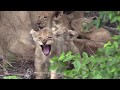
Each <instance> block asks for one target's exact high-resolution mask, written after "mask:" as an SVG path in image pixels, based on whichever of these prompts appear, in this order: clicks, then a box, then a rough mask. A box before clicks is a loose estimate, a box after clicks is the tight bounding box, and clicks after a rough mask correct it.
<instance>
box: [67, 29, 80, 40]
mask: <svg viewBox="0 0 120 90" xmlns="http://www.w3.org/2000/svg"><path fill="white" fill-rule="evenodd" d="M68 33H69V37H70V39H75V38H77V37H78V33H77V32H76V31H73V30H68Z"/></svg>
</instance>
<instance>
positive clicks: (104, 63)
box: [50, 41, 120, 79]
mask: <svg viewBox="0 0 120 90" xmlns="http://www.w3.org/2000/svg"><path fill="white" fill-rule="evenodd" d="M50 61H51V66H50V71H51V70H56V71H57V73H59V74H62V75H63V76H64V79H116V78H120V69H119V66H120V49H119V47H118V43H117V42H116V41H114V42H108V43H107V44H105V45H104V47H103V48H100V49H99V50H98V52H97V54H96V55H91V56H90V57H89V56H88V54H87V53H85V52H84V53H83V54H82V57H81V56H80V54H72V52H71V51H69V52H68V53H66V54H65V53H64V52H63V53H62V54H61V55H60V56H56V57H54V58H52V59H51V60H50ZM68 63H71V64H72V65H73V67H72V69H68V68H67V67H68V66H69V65H68Z"/></svg>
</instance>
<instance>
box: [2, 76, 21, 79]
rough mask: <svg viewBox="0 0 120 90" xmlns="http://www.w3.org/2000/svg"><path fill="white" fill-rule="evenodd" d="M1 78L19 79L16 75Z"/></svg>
mask: <svg viewBox="0 0 120 90" xmlns="http://www.w3.org/2000/svg"><path fill="white" fill-rule="evenodd" d="M3 79H21V78H20V77H18V76H4V77H3Z"/></svg>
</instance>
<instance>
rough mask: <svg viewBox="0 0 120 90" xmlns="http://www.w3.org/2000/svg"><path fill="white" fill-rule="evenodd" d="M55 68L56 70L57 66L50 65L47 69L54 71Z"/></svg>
mask: <svg viewBox="0 0 120 90" xmlns="http://www.w3.org/2000/svg"><path fill="white" fill-rule="evenodd" d="M57 68H58V65H57V64H52V65H51V66H50V67H49V71H52V70H56V69H57Z"/></svg>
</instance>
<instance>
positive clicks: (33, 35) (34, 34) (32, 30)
mask: <svg viewBox="0 0 120 90" xmlns="http://www.w3.org/2000/svg"><path fill="white" fill-rule="evenodd" d="M30 34H31V35H32V37H35V36H36V34H37V32H36V31H35V30H34V29H31V31H30Z"/></svg>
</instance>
